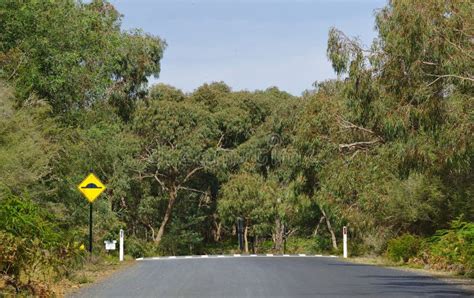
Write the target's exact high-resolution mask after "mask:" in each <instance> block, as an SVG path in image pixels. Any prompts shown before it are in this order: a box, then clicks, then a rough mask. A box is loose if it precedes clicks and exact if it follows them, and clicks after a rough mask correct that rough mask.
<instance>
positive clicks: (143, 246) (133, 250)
mask: <svg viewBox="0 0 474 298" xmlns="http://www.w3.org/2000/svg"><path fill="white" fill-rule="evenodd" d="M124 251H125V254H127V255H130V256H132V257H134V258H142V257H151V256H156V254H157V249H156V245H155V243H153V242H147V241H144V240H140V239H138V238H135V237H133V236H132V237H129V238H127V239H126V240H125V242H124Z"/></svg>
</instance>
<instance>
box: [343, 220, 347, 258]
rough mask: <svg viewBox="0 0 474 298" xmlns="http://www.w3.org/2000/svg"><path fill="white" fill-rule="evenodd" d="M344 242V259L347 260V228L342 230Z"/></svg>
mask: <svg viewBox="0 0 474 298" xmlns="http://www.w3.org/2000/svg"><path fill="white" fill-rule="evenodd" d="M342 241H343V242H342V243H343V249H344V258H345V259H347V227H343V228H342Z"/></svg>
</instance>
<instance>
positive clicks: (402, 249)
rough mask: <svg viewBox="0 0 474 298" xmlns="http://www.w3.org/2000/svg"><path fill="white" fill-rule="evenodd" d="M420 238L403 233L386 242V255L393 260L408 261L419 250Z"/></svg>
mask: <svg viewBox="0 0 474 298" xmlns="http://www.w3.org/2000/svg"><path fill="white" fill-rule="evenodd" d="M420 248H421V239H420V238H418V237H416V236H413V235H410V234H405V235H402V236H400V237H397V238H394V239H392V240H390V241H389V242H388V248H387V255H388V257H389V258H390V259H391V260H392V261H394V262H400V261H403V262H405V263H406V262H408V260H409V259H410V258H413V257H416V256H417V255H418V253H419V252H420Z"/></svg>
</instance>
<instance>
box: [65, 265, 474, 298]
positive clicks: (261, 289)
mask: <svg viewBox="0 0 474 298" xmlns="http://www.w3.org/2000/svg"><path fill="white" fill-rule="evenodd" d="M473 294H474V293H468V292H466V291H464V290H462V289H460V288H458V287H456V286H454V285H449V284H446V283H444V282H442V281H440V280H438V279H435V278H432V277H428V276H423V275H418V274H415V273H411V272H405V271H400V270H394V269H388V268H382V267H377V266H370V265H361V264H352V263H347V262H343V261H341V260H338V259H335V258H324V257H322V258H318V257H298V256H296V257H284V256H274V257H268V256H267V257H243V256H242V257H228V258H217V257H204V258H202V257H201V258H199V257H193V258H190V257H188V258H176V259H160V260H143V261H139V262H138V264H137V265H136V266H133V267H131V268H129V269H127V270H125V271H123V272H120V273H117V274H115V275H114V276H112V277H111V278H109V279H107V280H106V281H104V282H102V283H98V284H93V285H91V286H90V287H87V288H84V289H82V290H81V291H80V292H77V293H75V294H73V295H72V297H216V298H217V297H219V298H222V297H272V298H273V297H348V296H351V297H352V296H364V297H474V295H473Z"/></svg>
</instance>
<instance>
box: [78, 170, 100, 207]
mask: <svg viewBox="0 0 474 298" xmlns="http://www.w3.org/2000/svg"><path fill="white" fill-rule="evenodd" d="M77 188H78V189H79V191H80V192H81V193H82V194H83V195H84V197H86V199H87V200H88V201H89V202H91V203H92V202H94V200H95V199H97V197H98V196H99V195H100V194H101V193H102V192H103V191H104V190H105V188H106V187H105V185H104V184H103V183H102V182H101V181H100V180H99V178H97V177H96V176H95V175H94V174H92V173H90V174H89V176H87V177H86V179H84V181H82V182H81V183H80V184H79V185H78V186H77Z"/></svg>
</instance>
